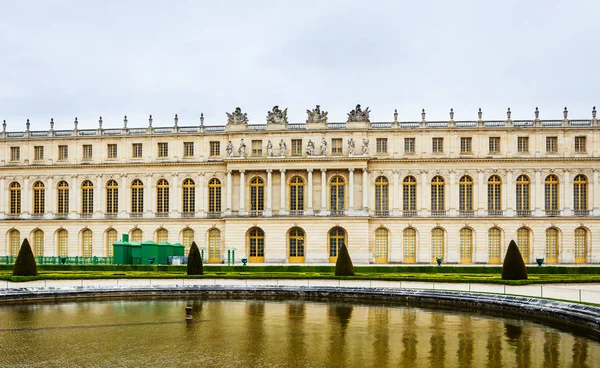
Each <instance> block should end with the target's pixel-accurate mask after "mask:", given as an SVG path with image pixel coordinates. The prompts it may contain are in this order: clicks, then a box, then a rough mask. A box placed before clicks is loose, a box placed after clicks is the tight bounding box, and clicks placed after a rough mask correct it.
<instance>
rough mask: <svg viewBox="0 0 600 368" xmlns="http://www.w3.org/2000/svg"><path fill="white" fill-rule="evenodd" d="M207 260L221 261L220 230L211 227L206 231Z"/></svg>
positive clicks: (211, 261)
mask: <svg viewBox="0 0 600 368" xmlns="http://www.w3.org/2000/svg"><path fill="white" fill-rule="evenodd" d="M208 262H209V263H219V262H221V231H219V229H211V230H210V231H209V232H208Z"/></svg>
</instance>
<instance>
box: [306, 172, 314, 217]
mask: <svg viewBox="0 0 600 368" xmlns="http://www.w3.org/2000/svg"><path fill="white" fill-rule="evenodd" d="M306 172H307V173H308V174H307V175H308V180H307V183H306V214H307V215H311V216H312V215H313V214H314V211H313V177H312V173H313V169H306Z"/></svg>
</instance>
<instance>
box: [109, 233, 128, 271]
mask: <svg viewBox="0 0 600 368" xmlns="http://www.w3.org/2000/svg"><path fill="white" fill-rule="evenodd" d="M113 255H114V262H115V264H131V250H130V249H129V236H128V235H127V234H123V239H122V240H119V241H117V242H114V243H113Z"/></svg>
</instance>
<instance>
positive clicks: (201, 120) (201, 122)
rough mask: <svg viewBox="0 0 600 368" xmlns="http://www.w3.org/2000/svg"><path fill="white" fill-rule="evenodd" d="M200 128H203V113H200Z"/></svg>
mask: <svg viewBox="0 0 600 368" xmlns="http://www.w3.org/2000/svg"><path fill="white" fill-rule="evenodd" d="M200 126H201V127H203V126H204V113H203V112H202V113H200Z"/></svg>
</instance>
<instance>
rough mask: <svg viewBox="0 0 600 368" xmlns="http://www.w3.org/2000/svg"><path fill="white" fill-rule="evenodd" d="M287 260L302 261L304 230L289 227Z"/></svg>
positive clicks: (291, 261) (292, 261)
mask: <svg viewBox="0 0 600 368" xmlns="http://www.w3.org/2000/svg"><path fill="white" fill-rule="evenodd" d="M288 242H289V262H290V263H302V262H304V230H302V229H301V228H299V227H294V228H292V229H290V232H289V239H288Z"/></svg>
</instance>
